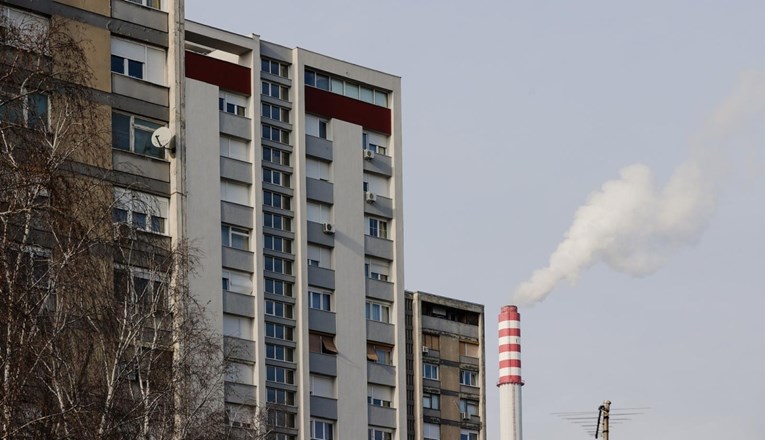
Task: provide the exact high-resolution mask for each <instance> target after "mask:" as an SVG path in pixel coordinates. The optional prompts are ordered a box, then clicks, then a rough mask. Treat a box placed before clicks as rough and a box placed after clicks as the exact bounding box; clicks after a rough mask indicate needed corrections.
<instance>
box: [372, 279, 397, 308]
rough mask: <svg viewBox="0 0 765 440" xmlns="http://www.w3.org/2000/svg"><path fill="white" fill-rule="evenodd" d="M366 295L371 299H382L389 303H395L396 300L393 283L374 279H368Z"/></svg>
mask: <svg viewBox="0 0 765 440" xmlns="http://www.w3.org/2000/svg"><path fill="white" fill-rule="evenodd" d="M366 294H367V296H368V297H370V298H375V299H381V300H383V301H388V302H393V300H394V298H395V291H394V289H393V283H391V282H389V281H382V280H376V279H374V278H367V280H366Z"/></svg>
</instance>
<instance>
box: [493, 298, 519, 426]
mask: <svg viewBox="0 0 765 440" xmlns="http://www.w3.org/2000/svg"><path fill="white" fill-rule="evenodd" d="M497 386H498V387H499V410H500V417H499V438H500V440H522V438H523V434H522V430H521V387H522V386H523V379H521V315H520V313H518V307H516V306H503V307H502V311H500V312H499V382H498V383H497Z"/></svg>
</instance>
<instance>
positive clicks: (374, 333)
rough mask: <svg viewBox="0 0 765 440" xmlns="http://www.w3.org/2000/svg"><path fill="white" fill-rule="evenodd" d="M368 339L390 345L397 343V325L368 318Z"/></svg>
mask: <svg viewBox="0 0 765 440" xmlns="http://www.w3.org/2000/svg"><path fill="white" fill-rule="evenodd" d="M367 339H368V340H370V341H374V342H382V343H384V344H388V345H395V344H396V327H395V326H394V325H393V324H386V323H384V322H378V321H369V320H367Z"/></svg>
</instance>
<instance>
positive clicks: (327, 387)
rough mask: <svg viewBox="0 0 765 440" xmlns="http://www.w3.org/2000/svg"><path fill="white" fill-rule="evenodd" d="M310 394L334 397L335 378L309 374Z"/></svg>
mask: <svg viewBox="0 0 765 440" xmlns="http://www.w3.org/2000/svg"><path fill="white" fill-rule="evenodd" d="M311 395H312V396H318V397H328V398H330V399H334V398H335V378H334V377H330V376H322V375H318V374H311Z"/></svg>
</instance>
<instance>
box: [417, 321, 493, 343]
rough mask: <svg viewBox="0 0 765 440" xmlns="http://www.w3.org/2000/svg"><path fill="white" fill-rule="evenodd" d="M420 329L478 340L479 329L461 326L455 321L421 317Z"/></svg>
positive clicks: (465, 325) (473, 326)
mask: <svg viewBox="0 0 765 440" xmlns="http://www.w3.org/2000/svg"><path fill="white" fill-rule="evenodd" d="M422 328H423V329H431V330H439V331H443V332H447V333H451V334H455V335H464V336H467V337H470V338H475V339H478V338H480V331H479V330H480V329H479V327H478V326H477V325H470V324H463V323H461V322H457V321H450V320H448V319H444V318H436V317H434V316H423V317H422Z"/></svg>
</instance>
